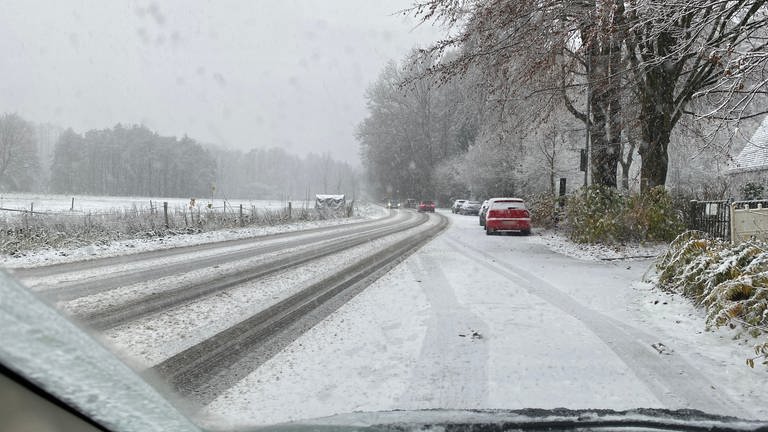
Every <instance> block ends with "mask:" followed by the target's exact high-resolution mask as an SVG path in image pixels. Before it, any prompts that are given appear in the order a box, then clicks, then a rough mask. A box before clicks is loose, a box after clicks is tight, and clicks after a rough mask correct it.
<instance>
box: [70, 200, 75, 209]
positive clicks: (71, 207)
mask: <svg viewBox="0 0 768 432" xmlns="http://www.w3.org/2000/svg"><path fill="white" fill-rule="evenodd" d="M69 211H75V197H72V205H71V206H70V207H69Z"/></svg>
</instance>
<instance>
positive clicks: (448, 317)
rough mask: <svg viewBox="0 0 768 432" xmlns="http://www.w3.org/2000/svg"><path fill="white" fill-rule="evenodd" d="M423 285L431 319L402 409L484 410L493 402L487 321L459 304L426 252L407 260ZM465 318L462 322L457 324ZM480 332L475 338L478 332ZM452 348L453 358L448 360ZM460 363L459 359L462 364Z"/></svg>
mask: <svg viewBox="0 0 768 432" xmlns="http://www.w3.org/2000/svg"><path fill="white" fill-rule="evenodd" d="M407 265H408V268H409V269H410V271H411V273H412V274H413V275H414V277H415V278H416V279H417V280H420V281H421V283H422V286H423V289H424V293H425V294H426V296H427V300H428V301H429V304H430V310H431V316H430V318H429V320H428V321H427V325H428V329H427V333H426V335H425V336H424V342H423V345H422V348H421V352H420V354H419V359H418V364H417V365H416V367H415V369H414V371H413V375H412V377H411V383H410V385H409V387H408V390H407V391H406V392H405V393H404V394H403V395H402V396H401V398H400V403H401V405H402V406H408V407H416V408H482V407H484V406H486V405H487V399H488V377H487V374H488V346H487V342H486V341H485V340H484V339H483V336H482V335H484V334H488V328H487V326H486V324H485V322H484V321H483V320H482V319H481V318H480V317H479V316H477V315H475V314H474V313H473V312H472V311H471V310H469V309H468V308H466V307H464V306H462V305H461V304H460V303H459V302H458V301H457V299H456V295H455V293H454V291H453V287H452V285H451V282H450V281H449V280H448V278H447V277H446V275H445V273H444V272H443V270H442V268H441V267H440V265H439V263H438V262H436V261H435V259H434V258H433V257H431V256H430V255H428V254H426V253H424V254H418V255H415V256H414V257H413V258H412V259H411V260H408V261H407ZM457 317H461V319H457ZM473 332H475V333H473ZM445 347H451V355H450V356H446V355H445ZM457 359H459V360H458V361H457Z"/></svg>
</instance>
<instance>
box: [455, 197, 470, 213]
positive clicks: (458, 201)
mask: <svg viewBox="0 0 768 432" xmlns="http://www.w3.org/2000/svg"><path fill="white" fill-rule="evenodd" d="M467 201H468V200H464V199H459V200H456V201H454V202H453V205H452V206H451V213H458V212H459V209H461V206H462V204H464V203H465V202H467Z"/></svg>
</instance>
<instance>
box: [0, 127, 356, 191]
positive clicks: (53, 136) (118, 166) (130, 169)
mask: <svg viewBox="0 0 768 432" xmlns="http://www.w3.org/2000/svg"><path fill="white" fill-rule="evenodd" d="M0 192H45V193H57V194H77V195H113V196H155V197H211V196H214V197H216V198H250V199H293V200H303V199H307V198H311V197H312V196H314V194H318V193H346V194H348V195H350V196H355V195H357V194H359V184H358V173H357V172H356V170H355V169H353V168H352V167H351V166H350V165H349V164H348V163H346V162H340V161H337V160H334V159H333V158H332V157H331V156H330V155H329V154H327V153H326V154H321V155H318V154H309V155H306V156H304V157H301V156H297V155H293V154H290V153H288V152H286V151H285V150H283V149H281V148H270V149H252V150H250V151H247V152H243V151H240V150H230V149H224V148H220V147H216V146H212V145H205V144H202V143H200V142H198V141H196V140H195V139H193V138H190V137H188V136H186V135H185V136H183V137H181V138H177V137H172V136H163V135H160V134H158V133H156V132H154V131H151V130H150V129H148V128H147V127H146V126H143V125H131V126H125V125H122V124H117V125H115V126H114V127H112V128H109V129H93V130H89V131H86V132H85V133H82V134H81V133H77V132H75V131H73V130H72V129H66V130H63V129H61V128H58V127H56V126H51V125H37V124H34V123H32V122H29V121H26V120H24V119H23V118H21V117H20V116H18V115H17V114H4V115H2V116H0Z"/></svg>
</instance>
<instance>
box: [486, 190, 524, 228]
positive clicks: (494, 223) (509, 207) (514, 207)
mask: <svg viewBox="0 0 768 432" xmlns="http://www.w3.org/2000/svg"><path fill="white" fill-rule="evenodd" d="M499 232H520V233H521V234H523V235H529V234H530V233H531V213H530V212H529V211H528V209H527V208H525V202H524V201H523V200H522V199H520V198H494V199H493V200H492V201H491V203H490V205H489V206H488V213H487V214H486V216H485V233H486V234H487V235H492V234H496V233H499Z"/></svg>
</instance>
